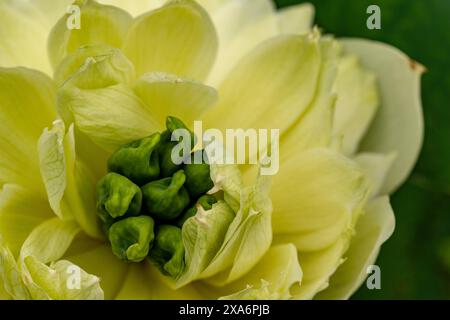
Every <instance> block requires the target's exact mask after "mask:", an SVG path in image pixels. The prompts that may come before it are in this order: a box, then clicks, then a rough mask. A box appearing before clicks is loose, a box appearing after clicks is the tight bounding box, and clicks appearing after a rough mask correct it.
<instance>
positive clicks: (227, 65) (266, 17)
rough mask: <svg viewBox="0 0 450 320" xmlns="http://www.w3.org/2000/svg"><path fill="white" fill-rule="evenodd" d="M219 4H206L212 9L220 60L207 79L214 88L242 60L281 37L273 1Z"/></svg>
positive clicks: (241, 1)
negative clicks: (261, 45) (257, 48)
mask: <svg viewBox="0 0 450 320" xmlns="http://www.w3.org/2000/svg"><path fill="white" fill-rule="evenodd" d="M207 2H208V3H207ZM213 2H214V1H213ZM216 2H217V3H216V4H214V3H210V1H209V0H207V1H203V3H204V4H205V5H206V7H207V8H209V12H210V14H211V18H212V20H213V22H214V26H215V27H216V29H217V34H218V37H219V52H218V56H217V59H216V62H215V64H214V67H213V69H212V71H211V74H210V76H209V77H208V83H210V84H212V85H214V86H217V85H219V84H220V82H222V80H223V79H225V78H226V76H227V74H228V72H229V71H230V70H232V69H233V68H234V67H235V66H236V64H237V63H238V62H239V60H240V59H241V58H243V57H244V56H245V55H246V54H248V53H249V52H250V51H251V50H252V49H253V48H254V47H256V46H257V45H258V44H260V43H261V42H263V41H264V40H267V39H269V38H271V37H273V36H275V35H277V34H278V25H277V18H276V15H275V8H274V4H273V2H272V1H271V0H252V1H247V0H228V1H216ZM219 2H220V3H219Z"/></svg>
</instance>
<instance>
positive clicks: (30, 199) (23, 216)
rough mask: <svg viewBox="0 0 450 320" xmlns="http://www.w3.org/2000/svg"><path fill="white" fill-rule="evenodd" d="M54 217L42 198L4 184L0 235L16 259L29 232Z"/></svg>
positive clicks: (28, 191) (29, 191) (16, 186)
mask: <svg viewBox="0 0 450 320" xmlns="http://www.w3.org/2000/svg"><path fill="white" fill-rule="evenodd" d="M52 217H54V215H53V212H52V211H51V209H50V207H49V205H48V201H47V199H46V198H45V197H44V196H41V195H40V194H37V193H36V192H33V191H32V190H28V189H25V188H23V187H21V186H18V185H12V184H6V185H4V186H3V189H2V191H1V193H0V235H1V236H2V237H3V241H4V242H5V243H6V244H7V245H8V247H9V249H10V250H11V252H12V254H13V255H14V256H15V257H17V256H18V254H19V251H20V248H21V247H22V244H23V242H24V241H25V239H26V238H27V237H28V235H29V234H30V232H31V231H32V230H33V229H34V228H35V227H36V226H37V225H39V224H41V223H42V222H44V221H46V220H48V219H50V218H52Z"/></svg>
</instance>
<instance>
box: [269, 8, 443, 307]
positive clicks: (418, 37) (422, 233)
mask: <svg viewBox="0 0 450 320" xmlns="http://www.w3.org/2000/svg"><path fill="white" fill-rule="evenodd" d="M275 2H276V3H277V5H278V6H279V7H284V6H289V5H292V4H296V3H301V2H304V1H298V0H275ZM309 2H311V3H313V4H314V5H315V7H316V20H315V21H316V24H317V25H318V26H320V27H321V28H322V29H323V31H324V32H327V33H333V34H335V35H336V36H352V37H364V38H368V39H374V40H379V41H384V42H387V43H389V44H392V45H395V46H396V47H398V48H399V49H401V50H403V51H404V52H406V53H407V54H408V55H409V56H410V57H412V58H413V59H415V60H417V61H419V62H421V63H422V64H423V65H425V66H426V67H427V69H428V72H427V73H426V74H425V75H424V77H423V81H422V84H423V89H422V97H423V107H424V113H425V128H426V129H425V143H424V147H423V150H422V154H421V157H420V160H419V162H418V164H417V166H416V168H415V170H414V173H413V174H412V176H411V177H410V179H409V180H408V182H407V183H406V184H405V185H404V186H403V187H402V188H401V189H400V190H398V191H397V192H396V193H395V194H394V195H393V196H392V198H391V201H392V205H393V207H394V211H395V214H396V220H397V226H396V230H395V232H394V235H393V236H392V237H391V239H389V240H388V242H387V243H386V244H385V245H384V246H383V248H382V250H381V254H380V256H379V258H378V261H377V264H378V265H379V266H380V268H381V281H382V285H381V290H368V289H367V288H366V287H365V286H363V287H362V288H361V289H360V290H359V291H358V292H357V293H356V294H355V296H354V298H355V299H450V101H449V100H450V99H449V98H450V94H449V92H450V67H449V65H450V1H449V0H384V1H374V0H371V1H367V0H352V1H350V0H346V1H339V0H312V1H309ZM371 4H376V5H378V6H380V9H381V24H382V25H381V27H382V29H381V30H368V29H367V27H366V20H367V18H368V16H369V15H368V14H366V9H367V7H368V6H369V5H371Z"/></svg>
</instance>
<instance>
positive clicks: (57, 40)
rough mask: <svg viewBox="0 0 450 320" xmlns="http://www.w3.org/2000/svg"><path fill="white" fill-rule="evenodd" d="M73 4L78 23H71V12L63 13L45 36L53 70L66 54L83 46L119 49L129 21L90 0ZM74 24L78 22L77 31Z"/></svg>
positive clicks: (119, 12)
mask: <svg viewBox="0 0 450 320" xmlns="http://www.w3.org/2000/svg"><path fill="white" fill-rule="evenodd" d="M76 5H77V6H79V8H80V10H81V15H80V17H79V18H78V19H79V20H78V21H76V20H75V19H76V18H77V17H76V14H75V13H67V14H66V15H64V16H63V17H61V19H60V20H59V21H58V22H57V23H56V25H55V26H54V27H53V29H52V31H51V33H50V35H49V39H48V55H49V57H50V61H51V63H52V66H53V67H56V66H57V65H58V63H59V62H61V61H62V60H63V59H64V57H65V56H66V55H67V54H68V53H71V52H74V51H75V50H77V49H78V48H80V47H82V46H85V45H94V44H106V45H110V46H112V47H115V48H120V47H121V46H122V43H123V41H124V38H125V35H126V33H127V31H128V28H129V27H130V25H131V23H132V21H133V19H132V17H131V16H130V15H129V14H128V13H127V12H125V11H123V10H122V9H119V8H117V7H113V6H107V5H102V4H99V3H97V2H95V1H93V0H83V1H78V2H77V3H76ZM76 22H79V28H77V27H78V26H76ZM72 23H73V25H72ZM68 25H69V26H70V28H69V27H68Z"/></svg>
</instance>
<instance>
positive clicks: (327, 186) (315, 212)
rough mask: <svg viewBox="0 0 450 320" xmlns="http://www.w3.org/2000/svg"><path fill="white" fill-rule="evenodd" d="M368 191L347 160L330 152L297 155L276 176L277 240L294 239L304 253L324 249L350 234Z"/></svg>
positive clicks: (359, 175)
mask: <svg viewBox="0 0 450 320" xmlns="http://www.w3.org/2000/svg"><path fill="white" fill-rule="evenodd" d="M367 193H368V185H367V182H366V180H365V178H364V175H363V173H362V172H361V170H360V169H359V168H358V166H357V165H356V164H355V163H354V162H352V161H350V160H349V159H347V158H345V157H343V156H342V155H340V154H338V153H335V152H333V151H330V150H326V149H314V150H310V151H307V152H304V153H299V154H297V155H296V156H295V157H291V158H290V159H289V160H287V161H285V162H284V164H283V166H282V167H281V168H280V172H279V173H278V174H277V175H276V176H275V177H274V182H273V188H272V192H271V198H272V201H273V207H274V212H273V219H272V223H273V229H274V233H275V239H276V238H277V236H279V235H281V234H283V237H285V238H286V237H287V239H290V238H291V237H293V238H295V239H296V240H295V241H294V242H295V244H296V245H297V248H298V249H299V250H301V251H313V250H319V249H322V248H325V247H327V246H329V245H331V244H332V243H334V242H335V241H336V240H337V239H338V238H339V237H341V235H342V234H347V233H349V232H351V230H352V228H353V226H354V223H355V219H356V217H357V216H358V214H359V213H360V211H361V208H362V206H363V205H364V203H365V201H366V197H367ZM287 235H288V236H287ZM290 241H293V240H290Z"/></svg>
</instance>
